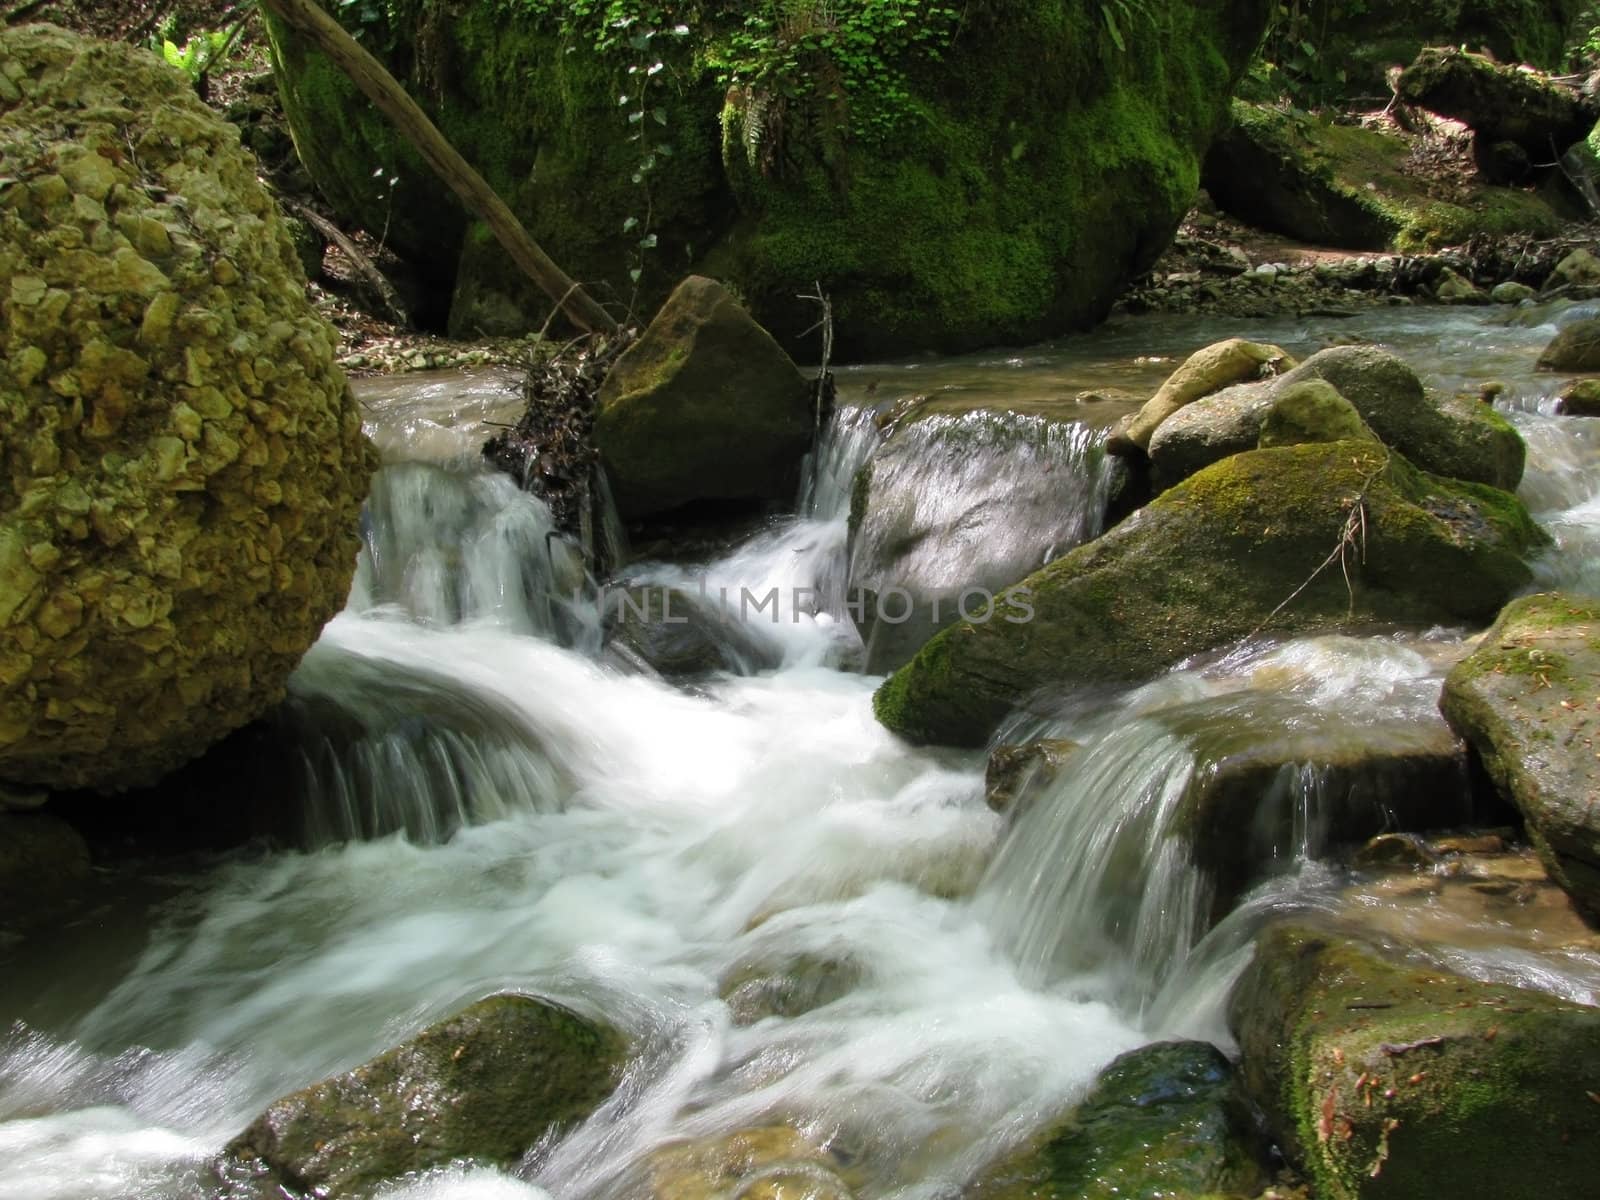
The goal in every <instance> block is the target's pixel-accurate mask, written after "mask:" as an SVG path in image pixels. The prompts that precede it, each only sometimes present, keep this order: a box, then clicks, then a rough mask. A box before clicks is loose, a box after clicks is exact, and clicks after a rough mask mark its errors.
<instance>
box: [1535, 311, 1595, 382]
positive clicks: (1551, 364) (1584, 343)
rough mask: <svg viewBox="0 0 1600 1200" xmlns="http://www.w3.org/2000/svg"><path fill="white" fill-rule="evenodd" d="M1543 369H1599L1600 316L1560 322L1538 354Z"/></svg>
mask: <svg viewBox="0 0 1600 1200" xmlns="http://www.w3.org/2000/svg"><path fill="white" fill-rule="evenodd" d="M1539 369H1540V370H1543V371H1600V317H1589V318H1587V319H1585V320H1582V321H1574V322H1572V324H1570V325H1563V326H1562V327H1561V329H1560V331H1559V332H1557V334H1556V335H1555V337H1553V338H1551V339H1550V344H1549V345H1547V346H1546V347H1545V348H1544V350H1543V351H1541V352H1540V354H1539Z"/></svg>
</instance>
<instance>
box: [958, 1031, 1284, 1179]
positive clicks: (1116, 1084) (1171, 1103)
mask: <svg viewBox="0 0 1600 1200" xmlns="http://www.w3.org/2000/svg"><path fill="white" fill-rule="evenodd" d="M1256 1150H1257V1147H1256V1144H1255V1138H1254V1135H1253V1133H1252V1131H1251V1122H1250V1117H1249V1114H1248V1110H1247V1108H1246V1105H1245V1103H1244V1100H1243V1097H1242V1096H1241V1095H1240V1093H1239V1091H1238V1088H1237V1085H1236V1083H1235V1080H1234V1072H1233V1067H1232V1066H1231V1065H1230V1064H1229V1062H1228V1060H1227V1059H1226V1058H1225V1057H1223V1055H1222V1053H1221V1052H1220V1051H1219V1050H1217V1048H1216V1047H1215V1046H1212V1045H1209V1044H1207V1043H1205V1042H1158V1043H1156V1044H1155V1045H1151V1046H1145V1047H1142V1048H1141V1049H1138V1050H1131V1051H1129V1052H1128V1053H1127V1054H1124V1055H1122V1056H1121V1057H1120V1058H1117V1059H1116V1060H1115V1061H1113V1062H1112V1064H1111V1065H1110V1066H1109V1067H1107V1068H1106V1069H1105V1070H1104V1071H1102V1072H1101V1073H1100V1077H1099V1078H1098V1079H1096V1080H1095V1083H1094V1086H1093V1087H1092V1088H1091V1089H1090V1090H1089V1093H1088V1095H1086V1096H1085V1097H1084V1099H1083V1102H1082V1103H1081V1104H1079V1105H1078V1106H1077V1107H1076V1108H1075V1109H1073V1110H1072V1112H1070V1113H1069V1114H1067V1115H1066V1116H1065V1117H1063V1118H1062V1119H1061V1120H1060V1121H1059V1122H1057V1123H1056V1124H1054V1125H1053V1126H1051V1127H1050V1128H1049V1129H1047V1130H1046V1131H1045V1132H1044V1133H1043V1134H1041V1135H1040V1136H1039V1137H1038V1138H1036V1139H1035V1140H1034V1141H1033V1142H1032V1143H1031V1144H1030V1145H1028V1146H1027V1147H1025V1148H1024V1149H1023V1150H1022V1151H1020V1152H1018V1153H1017V1154H1014V1155H1012V1156H1011V1157H1010V1158H1008V1159H1006V1160H1005V1161H1003V1162H1001V1163H999V1164H997V1165H996V1166H993V1167H991V1168H989V1169H988V1170H986V1171H985V1172H984V1173H983V1175H982V1176H980V1177H979V1179H978V1180H977V1181H976V1182H975V1183H974V1184H972V1185H971V1186H970V1187H969V1188H968V1189H967V1190H965V1191H963V1192H962V1195H963V1196H966V1197H969V1198H970V1200H1115V1198H1120V1197H1127V1196H1150V1197H1156V1196H1173V1197H1191V1196H1192V1197H1201V1196H1216V1197H1221V1196H1224V1195H1227V1196H1238V1195H1244V1196H1252V1195H1255V1194H1256V1192H1257V1190H1258V1189H1259V1188H1260V1187H1261V1185H1262V1183H1263V1182H1264V1181H1265V1179H1264V1172H1263V1171H1262V1169H1261V1167H1260V1165H1259V1162H1258V1160H1257V1154H1256Z"/></svg>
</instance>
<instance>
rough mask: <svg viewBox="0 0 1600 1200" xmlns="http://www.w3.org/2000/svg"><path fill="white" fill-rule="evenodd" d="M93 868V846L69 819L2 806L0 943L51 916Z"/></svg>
mask: <svg viewBox="0 0 1600 1200" xmlns="http://www.w3.org/2000/svg"><path fill="white" fill-rule="evenodd" d="M89 869H90V862H89V848H88V846H86V845H84V841H83V838H81V837H80V836H79V835H78V832H77V830H75V829H73V828H72V826H70V825H68V824H67V823H66V822H65V821H63V820H61V819H59V818H58V817H54V816H51V815H49V814H48V813H42V812H38V811H32V812H7V811H5V810H4V809H0V943H3V941H4V937H5V935H6V934H7V933H12V934H15V933H20V932H23V931H26V930H28V929H31V928H34V927H36V926H39V925H41V924H43V923H44V922H45V921H47V920H49V919H50V917H51V916H52V915H53V914H54V913H56V912H58V911H59V910H60V905H61V902H62V900H63V899H64V898H66V897H68V896H70V895H71V893H72V892H73V891H74V890H75V889H77V888H78V887H79V886H81V885H82V884H83V882H84V880H86V879H87V878H88V877H89Z"/></svg>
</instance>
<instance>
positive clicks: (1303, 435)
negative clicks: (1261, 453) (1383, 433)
mask: <svg viewBox="0 0 1600 1200" xmlns="http://www.w3.org/2000/svg"><path fill="white" fill-rule="evenodd" d="M1377 440H1378V436H1377V435H1376V434H1375V433H1373V432H1372V430H1370V429H1368V428H1367V423H1366V422H1365V421H1363V420H1362V419H1361V414H1360V413H1358V412H1357V411H1356V408H1355V405H1353V404H1351V403H1350V401H1348V400H1346V399H1345V398H1344V397H1343V396H1341V395H1340V394H1339V392H1338V390H1337V389H1336V388H1335V387H1334V386H1333V385H1332V384H1331V383H1328V382H1327V381H1326V380H1322V379H1302V380H1298V381H1296V382H1295V383H1292V384H1288V385H1286V386H1284V387H1282V388H1277V389H1275V390H1274V397H1273V401H1272V407H1271V408H1269V409H1268V410H1267V412H1266V415H1265V416H1264V417H1263V418H1262V422H1261V440H1260V441H1259V443H1257V444H1258V445H1259V446H1260V447H1261V449H1263V450H1266V449H1268V448H1269V447H1272V446H1298V445H1301V444H1302V443H1305V442H1343V441H1357V442H1361V441H1370V442H1375V441H1377Z"/></svg>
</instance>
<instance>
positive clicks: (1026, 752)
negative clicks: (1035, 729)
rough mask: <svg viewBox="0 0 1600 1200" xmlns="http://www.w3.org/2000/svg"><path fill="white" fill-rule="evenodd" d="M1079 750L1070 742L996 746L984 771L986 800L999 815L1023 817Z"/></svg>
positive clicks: (1041, 740) (1043, 740) (1040, 740)
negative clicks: (1043, 789)
mask: <svg viewBox="0 0 1600 1200" xmlns="http://www.w3.org/2000/svg"><path fill="white" fill-rule="evenodd" d="M1077 749H1078V743H1077V742H1074V741H1071V740H1069V739H1067V738H1038V739H1036V740H1034V741H1031V742H1022V743H1021V744H1019V745H1007V746H996V747H995V748H994V750H993V751H991V752H990V754H989V761H988V763H987V765H986V766H985V767H984V771H983V799H984V803H986V804H987V805H988V806H989V807H990V808H992V809H994V811H995V812H997V813H1009V814H1016V813H1020V812H1021V811H1022V810H1023V809H1024V808H1026V807H1027V804H1028V802H1029V801H1030V800H1032V799H1034V798H1035V796H1036V795H1037V793H1038V792H1039V791H1040V789H1042V788H1044V787H1048V786H1049V785H1050V784H1051V783H1052V782H1054V780H1055V777H1056V776H1057V775H1058V774H1060V772H1061V767H1062V765H1063V764H1064V763H1066V761H1067V759H1069V758H1071V757H1072V755H1073V753H1074V752H1075V751H1076V750H1077Z"/></svg>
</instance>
